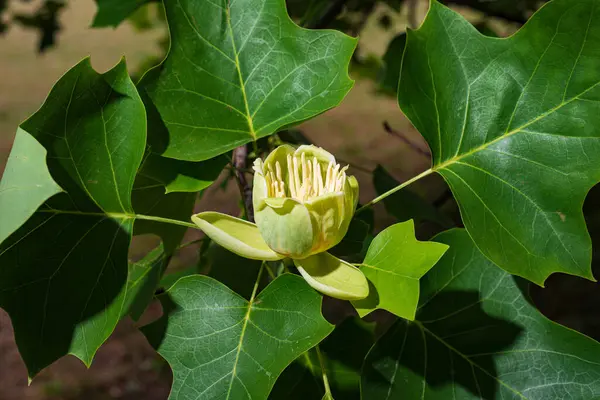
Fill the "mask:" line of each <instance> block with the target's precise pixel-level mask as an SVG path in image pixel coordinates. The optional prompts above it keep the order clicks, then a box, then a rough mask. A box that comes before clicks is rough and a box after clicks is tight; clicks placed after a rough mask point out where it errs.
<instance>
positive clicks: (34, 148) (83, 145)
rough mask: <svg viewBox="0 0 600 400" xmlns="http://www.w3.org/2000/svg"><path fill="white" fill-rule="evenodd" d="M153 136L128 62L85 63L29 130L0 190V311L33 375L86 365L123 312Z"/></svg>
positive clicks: (65, 78) (25, 127)
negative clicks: (140, 180) (73, 360)
mask: <svg viewBox="0 0 600 400" xmlns="http://www.w3.org/2000/svg"><path fill="white" fill-rule="evenodd" d="M145 142H146V115H145V111H144V107H143V104H142V102H141V99H140V98H139V95H138V93H137V91H136V88H135V86H134V85H133V83H132V82H131V80H130V78H129V76H128V74H127V68H126V65H125V63H124V62H120V63H119V64H118V65H117V66H116V67H115V68H113V69H112V70H110V71H108V72H107V73H105V74H98V73H96V72H95V71H94V70H93V69H92V67H91V65H90V62H89V59H85V60H83V61H82V62H80V63H79V64H78V65H76V66H75V67H74V68H72V69H71V70H70V71H68V72H67V73H66V74H65V75H64V76H63V77H62V78H61V79H60V80H59V81H58V82H57V83H56V85H55V86H54V88H53V89H52V91H51V92H50V95H49V96H48V99H47V100H46V102H45V103H44V105H43V106H42V107H41V108H40V110H39V111H38V112H36V113H35V114H34V115H33V116H32V117H31V118H29V119H28V120H27V121H25V122H24V123H23V124H22V125H21V128H20V130H19V133H18V136H17V144H16V146H15V149H14V153H13V155H12V156H11V159H10V161H9V165H8V168H7V170H6V172H5V174H4V177H3V180H2V184H1V186H0V187H1V188H2V192H0V204H1V205H2V207H1V208H0V220H1V221H2V223H1V224H2V226H3V228H2V231H1V232H2V236H0V239H5V240H3V241H2V242H1V243H0V306H1V307H2V308H4V309H5V310H6V311H7V312H8V314H9V315H10V318H11V320H12V323H13V327H14V330H15V339H16V342H17V345H18V347H19V352H20V354H21V356H22V357H23V360H24V361H25V364H26V365H27V369H28V372H29V376H30V377H33V376H34V375H36V374H37V373H38V372H39V371H40V370H42V369H43V368H45V367H46V366H48V365H49V364H51V363H52V362H53V361H55V360H57V359H58V358H60V357H62V356H64V355H66V354H73V355H75V356H76V357H78V358H80V359H81V360H82V361H83V362H84V363H86V364H87V365H89V364H90V363H91V361H92V358H93V356H94V354H95V352H96V350H97V349H98V347H100V345H101V344H102V343H103V342H104V341H105V340H106V339H107V338H108V336H109V335H110V334H111V332H112V331H113V329H114V327H115V326H116V324H117V322H118V321H119V319H120V318H121V315H122V309H123V307H124V305H125V298H126V283H127V282H126V281H127V264H128V263H127V252H128V248H129V242H130V240H131V233H132V230H133V221H134V214H133V206H132V202H131V192H132V186H133V182H134V177H135V175H136V172H137V169H138V167H139V165H140V162H141V160H142V155H143V152H144V147H145ZM40 146H43V148H44V149H45V151H43V150H42V148H41V147H40ZM46 152H47V154H45V153H46ZM48 173H49V175H50V176H51V177H52V178H51V179H52V180H53V181H54V182H55V185H53V184H52V183H51V182H50V177H49V176H48ZM29 179H31V181H29V182H28V181H27V180H29ZM16 182H23V183H22V184H20V185H16V184H15V183H16ZM58 188H62V191H61V192H60V193H58V191H59V190H58ZM55 193H56V194H55ZM29 216H31V217H30V218H29V219H27V218H28V217H29ZM4 226H7V228H4ZM16 228H18V229H16ZM15 229H16V230H15ZM6 235H10V236H8V238H6Z"/></svg>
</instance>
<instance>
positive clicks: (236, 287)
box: [202, 242, 269, 299]
mask: <svg viewBox="0 0 600 400" xmlns="http://www.w3.org/2000/svg"><path fill="white" fill-rule="evenodd" d="M204 261H205V262H204V263H203V265H202V268H203V269H204V268H208V270H209V272H208V276H210V277H211V278H214V279H216V280H218V281H219V282H221V283H222V284H224V285H225V286H227V287H228V288H229V289H231V290H233V291H234V292H235V293H237V294H238V295H240V296H242V297H243V298H245V299H250V296H251V295H252V290H253V286H254V281H255V279H256V275H257V274H258V271H259V270H260V267H261V264H262V262H261V261H258V260H250V259H247V258H244V257H241V256H238V255H237V254H234V253H232V252H230V251H228V250H226V249H225V248H223V247H221V246H219V245H218V244H216V243H214V242H213V243H211V245H210V247H209V248H208V250H207V252H206V256H205V257H204ZM265 268H268V267H265ZM268 282H269V276H268V275H267V274H263V275H262V279H261V281H260V282H259V289H260V288H263V287H265V286H266V285H267V283H268Z"/></svg>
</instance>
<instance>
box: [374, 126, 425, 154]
mask: <svg viewBox="0 0 600 400" xmlns="http://www.w3.org/2000/svg"><path fill="white" fill-rule="evenodd" d="M383 129H385V131H386V132H387V133H389V134H390V135H392V136H393V137H395V138H398V139H400V140H401V141H403V142H404V143H405V144H406V145H408V146H409V147H410V148H411V149H413V150H414V151H416V152H417V153H419V154H421V155H422V156H424V157H427V158H431V153H429V151H428V150H425V149H423V148H422V147H421V146H419V145H418V144H416V143H414V142H412V141H411V140H410V139H408V138H407V137H406V136H404V134H403V133H402V132H399V131H397V130H395V129H394V128H392V127H391V126H390V124H389V123H388V122H387V121H383Z"/></svg>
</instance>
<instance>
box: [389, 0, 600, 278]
mask: <svg viewBox="0 0 600 400" xmlns="http://www.w3.org/2000/svg"><path fill="white" fill-rule="evenodd" d="M599 8H600V3H599V2H598V0H579V1H572V0H555V1H552V2H550V3H548V4H547V5H545V6H544V7H542V8H541V9H540V11H538V12H537V13H536V14H535V15H534V16H533V17H532V18H531V19H530V20H529V22H528V23H527V24H526V25H525V26H524V27H523V28H522V29H521V30H520V31H519V32H518V33H516V34H515V35H513V36H511V37H510V38H507V39H497V38H490V37H486V36H483V35H482V34H481V33H479V32H478V31H477V30H476V29H475V28H474V27H473V26H472V25H471V24H469V23H468V22H467V21H466V20H465V19H464V18H463V17H461V16H460V15H459V14H457V13H455V12H453V11H451V10H450V9H448V8H446V7H444V6H442V5H440V4H439V3H437V2H436V1H432V3H431V10H430V11H429V14H428V16H427V18H426V20H425V22H424V23H423V25H422V27H421V28H420V29H419V30H416V31H410V32H409V33H408V39H407V47H406V50H405V53H404V59H403V64H402V65H403V67H402V72H401V79H400V86H399V92H398V99H399V103H400V107H401V108H402V110H403V111H404V113H405V114H406V115H407V116H408V117H409V118H410V120H411V122H412V123H413V124H414V125H415V127H417V129H418V130H419V131H420V132H421V133H422V134H423V136H424V137H425V138H426V140H427V141H428V142H429V145H430V147H431V150H432V152H433V170H434V171H435V172H438V173H439V174H441V175H442V176H443V177H444V179H445V180H446V181H447V182H448V184H449V185H450V188H451V189H452V192H453V193H454V195H455V197H456V199H457V201H458V204H459V206H460V210H461V214H462V217H463V221H464V223H465V226H466V228H467V230H468V231H469V233H470V234H471V237H473V239H474V240H475V243H476V245H477V246H478V247H479V249H480V250H481V251H482V252H483V253H484V254H485V255H486V256H487V257H489V258H490V259H491V260H492V261H494V262H495V263H496V264H497V265H499V266H500V267H502V268H503V269H505V270H506V271H508V272H511V273H513V274H516V275H520V276H523V277H525V278H527V279H529V280H531V281H533V282H535V283H537V284H540V285H541V284H543V283H544V281H545V279H546V278H547V277H548V276H549V275H550V274H552V273H554V272H564V273H568V274H572V275H578V276H582V277H585V278H588V279H593V277H592V273H591V268H590V259H591V241H590V238H589V235H588V233H587V230H586V227H585V222H584V218H583V214H582V211H581V207H582V205H583V201H584V199H585V196H586V193H587V192H588V190H589V189H590V188H591V187H592V186H593V185H594V184H595V183H597V182H598V181H600V163H598V159H599V158H600V130H599V129H600V128H599V127H600V53H599V52H598V46H597V43H598V39H600V12H598V9H599Z"/></svg>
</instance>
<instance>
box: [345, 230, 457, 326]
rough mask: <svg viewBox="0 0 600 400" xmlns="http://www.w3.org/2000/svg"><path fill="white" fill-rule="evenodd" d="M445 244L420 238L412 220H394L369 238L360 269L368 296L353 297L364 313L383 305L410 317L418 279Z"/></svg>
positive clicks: (439, 255) (417, 292)
mask: <svg viewBox="0 0 600 400" xmlns="http://www.w3.org/2000/svg"><path fill="white" fill-rule="evenodd" d="M446 250H448V246H446V245H444V244H441V243H435V242H420V241H418V240H417V239H416V238H415V226H414V223H413V221H412V220H410V221H406V222H403V223H399V224H395V225H392V226H390V227H389V228H387V229H385V230H384V231H382V232H381V233H380V234H379V235H377V236H376V237H375V239H373V241H372V242H371V245H370V246H369V250H368V251H367V256H366V258H365V261H364V262H363V264H362V265H361V266H360V270H361V271H362V272H363V273H364V274H365V276H366V277H367V279H369V282H370V283H371V285H372V286H371V287H370V291H369V296H368V297H367V298H366V299H364V300H359V301H353V302H352V305H353V306H354V308H356V311H357V312H358V315H360V316H361V317H364V316H365V315H367V314H369V313H370V312H372V311H375V310H376V309H384V310H387V311H389V312H391V313H393V314H396V315H397V316H399V317H402V318H406V319H410V320H413V319H414V318H415V312H416V310H417V304H418V302H419V279H421V277H422V276H423V275H425V274H426V273H427V271H429V270H430V269H431V268H432V267H433V266H434V265H435V263H437V262H438V260H439V259H440V257H442V256H443V255H444V253H445V252H446Z"/></svg>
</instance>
